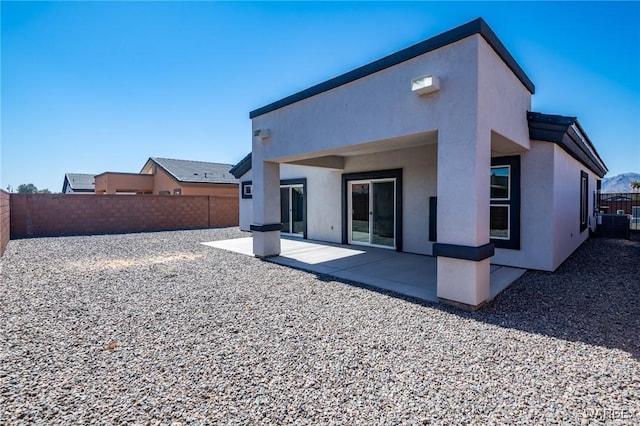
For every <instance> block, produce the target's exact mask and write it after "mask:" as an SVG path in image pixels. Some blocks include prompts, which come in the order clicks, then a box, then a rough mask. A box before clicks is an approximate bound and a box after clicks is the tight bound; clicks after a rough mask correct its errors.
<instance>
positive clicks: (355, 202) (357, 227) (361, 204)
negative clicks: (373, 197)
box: [351, 183, 369, 243]
mask: <svg viewBox="0 0 640 426" xmlns="http://www.w3.org/2000/svg"><path fill="white" fill-rule="evenodd" d="M351 240H352V241H356V242H360V243H369V184H368V183H353V184H351Z"/></svg>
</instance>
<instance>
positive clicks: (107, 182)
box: [95, 157, 238, 196]
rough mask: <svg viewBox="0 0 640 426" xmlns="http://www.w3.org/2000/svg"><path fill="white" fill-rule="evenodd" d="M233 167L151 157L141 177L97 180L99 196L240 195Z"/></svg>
mask: <svg viewBox="0 0 640 426" xmlns="http://www.w3.org/2000/svg"><path fill="white" fill-rule="evenodd" d="M229 169H231V164H220V163H208V162H204V161H189V160H174V159H170V158H157V157H151V158H149V159H148V160H147V162H146V163H145V164H144V166H143V167H142V170H141V171H140V173H118V172H105V173H102V174H99V175H97V176H96V185H95V186H96V193H98V194H157V195H231V196H237V195H238V180H237V179H236V178H235V177H234V176H233V175H232V174H231V173H230V172H229Z"/></svg>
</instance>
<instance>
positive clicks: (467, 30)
mask: <svg viewBox="0 0 640 426" xmlns="http://www.w3.org/2000/svg"><path fill="white" fill-rule="evenodd" d="M474 34H480V35H481V36H482V37H483V38H484V39H485V41H486V42H487V43H488V44H489V45H490V46H491V47H492V48H493V50H494V51H495V52H496V53H497V54H498V56H499V57H500V59H502V61H503V62H504V63H505V64H506V65H507V66H508V67H509V69H511V71H512V72H513V73H514V74H515V75H516V77H517V78H518V79H519V80H520V82H521V83H522V84H523V85H524V86H525V87H526V88H527V90H528V91H529V92H530V93H531V94H534V93H535V86H534V84H533V83H532V82H531V80H530V79H529V77H527V75H526V74H525V72H524V71H523V70H522V68H521V67H520V65H518V63H517V62H516V60H515V59H514V58H513V56H511V54H510V53H509V51H507V49H506V48H505V47H504V45H503V44H502V42H501V41H500V40H499V39H498V37H497V36H496V34H495V33H494V32H493V30H491V28H490V27H489V25H488V24H487V23H486V22H485V21H484V19H482V18H477V19H474V20H473V21H471V22H467V23H466V24H463V25H460V26H458V27H456V28H453V29H451V30H448V31H445V32H444V33H441V34H438V35H436V36H433V37H431V38H428V39H427V40H424V41H421V42H419V43H417V44H414V45H413V46H409V47H407V48H405V49H402V50H400V51H398V52H395V53H392V54H390V55H387V56H385V57H383V58H381V59H378V60H377V61H374V62H371V63H369V64H366V65H363V66H361V67H359V68H356V69H354V70H351V71H349V72H347V73H345V74H341V75H339V76H337V77H334V78H332V79H330V80H327V81H324V82H322V83H319V84H316V85H315V86H311V87H309V88H307V89H304V90H302V91H300V92H297V93H294V94H293V95H290V96H287V97H285V98H282V99H280V100H278V101H275V102H272V103H270V104H268V105H266V106H263V107H261V108H258V109H255V110H253V111H251V112H250V113H249V118H255V117H259V116H261V115H264V114H266V113H269V112H272V111H275V110H277V109H280V108H283V107H285V106H288V105H291V104H293V103H296V102H299V101H301V100H304V99H307V98H310V97H312V96H315V95H318V94H320V93H323V92H326V91H329V90H331V89H335V88H337V87H340V86H342V85H345V84H347V83H351V82H353V81H356V80H358V79H360V78H363V77H366V76H368V75H371V74H374V73H376V72H378V71H382V70H385V69H387V68H390V67H392V66H394V65H398V64H400V63H402V62H405V61H408V60H410V59H413V58H415V57H418V56H420V55H423V54H425V53H428V52H431V51H433V50H436V49H439V48H441V47H444V46H447V45H449V44H451V43H455V42H457V41H460V40H462V39H464V38H466V37H469V36H471V35H474Z"/></svg>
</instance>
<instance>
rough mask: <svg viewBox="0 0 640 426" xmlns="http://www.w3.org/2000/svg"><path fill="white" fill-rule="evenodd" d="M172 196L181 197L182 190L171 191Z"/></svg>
mask: <svg viewBox="0 0 640 426" xmlns="http://www.w3.org/2000/svg"><path fill="white" fill-rule="evenodd" d="M173 195H182V189H180V188H178V189H174V190H173Z"/></svg>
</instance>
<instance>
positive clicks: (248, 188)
mask: <svg viewBox="0 0 640 426" xmlns="http://www.w3.org/2000/svg"><path fill="white" fill-rule="evenodd" d="M242 198H253V185H252V181H250V180H248V181H246V182H242Z"/></svg>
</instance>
